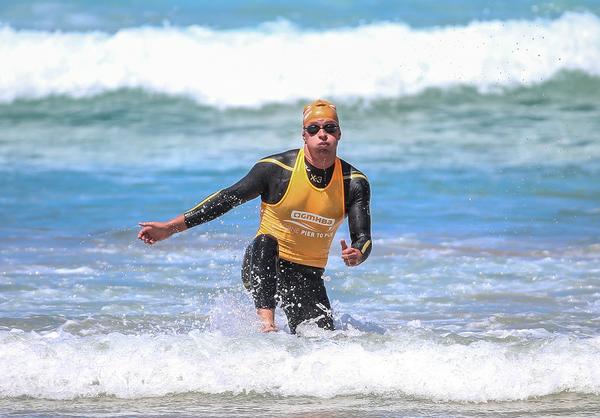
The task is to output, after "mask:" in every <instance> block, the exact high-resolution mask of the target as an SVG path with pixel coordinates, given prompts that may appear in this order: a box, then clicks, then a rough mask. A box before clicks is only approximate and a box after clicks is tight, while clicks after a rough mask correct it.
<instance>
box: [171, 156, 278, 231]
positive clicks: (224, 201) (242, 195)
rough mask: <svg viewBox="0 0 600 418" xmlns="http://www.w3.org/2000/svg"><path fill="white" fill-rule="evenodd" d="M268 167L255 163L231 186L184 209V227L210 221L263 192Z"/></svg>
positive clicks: (267, 165) (267, 176)
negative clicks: (188, 208) (186, 209)
mask: <svg viewBox="0 0 600 418" xmlns="http://www.w3.org/2000/svg"><path fill="white" fill-rule="evenodd" d="M270 168H271V167H270V165H269V164H260V163H259V164H255V165H254V167H252V169H251V170H250V172H249V173H248V174H246V176H245V177H244V178H242V179H241V180H240V181H238V182H237V183H235V184H234V185H233V186H230V187H228V188H226V189H223V190H219V191H218V192H215V193H213V194H211V195H210V196H208V197H207V198H206V199H204V200H203V201H201V202H200V203H198V204H197V205H196V206H194V207H193V208H192V209H190V210H188V211H186V212H185V213H184V214H183V216H184V220H185V225H186V227H188V228H191V227H194V226H196V225H200V224H203V223H205V222H209V221H212V220H213V219H215V218H218V217H219V216H221V215H223V214H224V213H226V212H229V211H230V210H231V209H233V208H234V207H236V206H238V205H241V204H242V203H246V202H247V201H249V200H252V199H254V198H256V197H258V196H259V195H261V194H262V193H264V191H265V190H266V187H267V181H268V178H269V173H268V171H269V169H270Z"/></svg>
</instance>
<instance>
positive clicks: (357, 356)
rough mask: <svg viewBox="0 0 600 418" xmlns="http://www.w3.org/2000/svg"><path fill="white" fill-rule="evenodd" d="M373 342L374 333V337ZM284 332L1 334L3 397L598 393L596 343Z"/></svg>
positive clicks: (464, 397) (469, 397) (479, 397)
mask: <svg viewBox="0 0 600 418" xmlns="http://www.w3.org/2000/svg"><path fill="white" fill-rule="evenodd" d="M378 338H380V337H378ZM386 338H387V339H386V340H385V341H382V340H372V339H370V338H369V337H368V335H363V336H362V337H356V336H354V337H352V336H348V337H347V338H342V339H339V338H337V339H336V338H324V337H320V338H303V337H300V338H299V337H295V336H291V335H289V334H285V333H282V332H280V333H277V334H270V335H261V334H245V335H238V336H237V337H235V336H228V335H225V334H223V333H220V332H199V331H194V332H191V333H189V334H187V335H154V336H153V335H148V334H145V335H123V334H118V333H112V334H108V335H95V336H85V337H78V336H73V335H70V334H66V333H62V332H52V333H49V334H47V335H39V334H35V333H24V332H7V331H3V332H0V369H1V370H2V373H1V374H0V396H1V397H12V396H22V395H26V396H31V397H43V398H51V399H69V398H74V397H90V396H105V395H112V396H116V397H122V398H137V397H144V396H162V395H165V394H169V393H184V392H190V391H195V392H201V393H210V394H216V393H226V392H227V393H234V394H235V393H246V392H250V391H252V392H255V393H259V394H272V395H280V396H316V397H333V396H338V395H361V394H365V395H367V394H375V395H382V396H391V397H397V396H404V395H409V396H418V397H424V398H429V399H435V400H457V401H474V402H483V401H489V400H515V399H525V398H528V397H532V396H543V395H548V394H553V393H558V392H563V391H576V392H582V393H600V338H598V337H596V338H594V339H587V340H583V339H568V338H560V339H556V340H550V339H548V340H546V341H544V342H543V343H542V342H540V341H534V342H531V343H528V344H526V345H522V344H521V345H519V346H517V345H509V344H507V343H506V344H503V343H491V342H477V343H472V344H470V345H463V344H442V343H439V342H433V341H431V340H426V339H424V338H423V337H420V338H417V337H415V336H410V335H397V336H387V337H386Z"/></svg>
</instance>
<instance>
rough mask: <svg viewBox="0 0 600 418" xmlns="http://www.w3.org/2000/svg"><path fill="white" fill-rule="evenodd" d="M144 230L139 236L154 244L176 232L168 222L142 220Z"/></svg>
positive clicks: (147, 242) (141, 224)
mask: <svg viewBox="0 0 600 418" xmlns="http://www.w3.org/2000/svg"><path fill="white" fill-rule="evenodd" d="M139 225H140V226H141V227H142V230H141V231H140V232H139V233H138V238H139V239H141V240H142V241H144V242H145V243H146V244H150V245H152V244H154V243H155V242H158V241H162V240H163V239H167V238H169V237H170V236H171V235H173V234H174V233H175V229H174V228H173V226H172V225H169V224H168V223H167V222H140V223H139Z"/></svg>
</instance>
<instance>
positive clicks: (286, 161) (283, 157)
mask: <svg viewBox="0 0 600 418" xmlns="http://www.w3.org/2000/svg"><path fill="white" fill-rule="evenodd" d="M299 151H300V149H298V148H296V149H291V150H288V151H284V152H280V153H278V154H273V155H269V156H267V157H265V158H261V159H260V160H258V161H257V162H256V163H257V164H273V165H276V166H279V167H281V168H284V169H286V170H289V171H293V170H294V163H295V162H296V157H297V156H298V152H299Z"/></svg>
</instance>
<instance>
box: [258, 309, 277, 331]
mask: <svg viewBox="0 0 600 418" xmlns="http://www.w3.org/2000/svg"><path fill="white" fill-rule="evenodd" d="M256 314H257V315H258V317H259V318H260V322H261V324H262V325H261V327H260V332H276V331H278V329H277V327H276V326H275V309H263V308H259V309H257V310H256Z"/></svg>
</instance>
